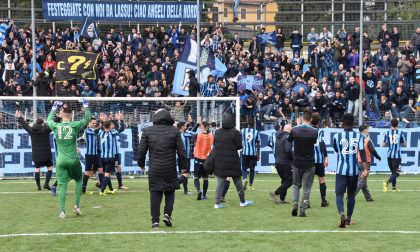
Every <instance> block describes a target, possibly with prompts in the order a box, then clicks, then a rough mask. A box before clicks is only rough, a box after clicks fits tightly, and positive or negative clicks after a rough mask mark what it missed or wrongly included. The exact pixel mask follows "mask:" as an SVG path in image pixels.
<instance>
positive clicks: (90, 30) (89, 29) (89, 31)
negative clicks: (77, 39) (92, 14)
mask: <svg viewBox="0 0 420 252" xmlns="http://www.w3.org/2000/svg"><path fill="white" fill-rule="evenodd" d="M80 34H81V35H82V36H83V37H85V38H90V39H92V40H93V39H97V38H98V33H97V32H96V22H95V21H94V20H92V19H90V18H89V17H86V18H85V21H84V22H83V25H82V30H81V31H80Z"/></svg>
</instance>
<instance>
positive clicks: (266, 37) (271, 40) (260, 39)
mask: <svg viewBox="0 0 420 252" xmlns="http://www.w3.org/2000/svg"><path fill="white" fill-rule="evenodd" d="M276 41H277V39H276V32H275V31H273V32H269V33H260V34H258V35H257V43H258V44H264V43H265V44H267V43H268V44H273V45H274V44H276Z"/></svg>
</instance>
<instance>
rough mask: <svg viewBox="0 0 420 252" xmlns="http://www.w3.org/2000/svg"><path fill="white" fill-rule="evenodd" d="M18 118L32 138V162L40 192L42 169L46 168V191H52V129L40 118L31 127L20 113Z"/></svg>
mask: <svg viewBox="0 0 420 252" xmlns="http://www.w3.org/2000/svg"><path fill="white" fill-rule="evenodd" d="M16 117H17V118H18V122H19V124H20V125H21V126H22V128H23V129H24V130H26V131H27V132H28V133H29V135H30V136H31V142H32V161H33V162H34V163H35V182H36V185H37V187H38V190H41V175H40V174H41V167H42V166H46V167H47V169H48V171H47V175H46V178H45V184H44V189H47V190H51V187H50V185H49V183H50V179H51V176H52V170H53V162H52V158H51V157H52V155H51V145H50V133H51V129H50V128H49V127H48V126H47V125H45V123H44V120H43V119H42V118H38V119H37V120H36V122H35V124H34V125H33V126H32V127H31V126H29V125H28V123H27V122H26V121H25V119H24V118H23V117H22V116H21V113H20V112H19V111H16Z"/></svg>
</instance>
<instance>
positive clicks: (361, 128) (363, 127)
mask: <svg viewBox="0 0 420 252" xmlns="http://www.w3.org/2000/svg"><path fill="white" fill-rule="evenodd" d="M365 129H369V125H366V124H363V125H360V127H359V131H360V132H362V131H364V130H365Z"/></svg>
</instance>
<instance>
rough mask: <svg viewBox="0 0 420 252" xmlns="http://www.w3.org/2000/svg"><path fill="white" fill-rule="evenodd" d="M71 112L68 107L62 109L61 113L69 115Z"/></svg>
mask: <svg viewBox="0 0 420 252" xmlns="http://www.w3.org/2000/svg"><path fill="white" fill-rule="evenodd" d="M72 112H73V111H72V110H71V108H69V107H63V113H65V114H71V113H72Z"/></svg>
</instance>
